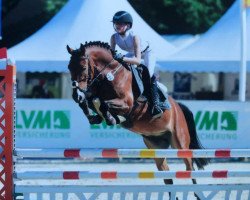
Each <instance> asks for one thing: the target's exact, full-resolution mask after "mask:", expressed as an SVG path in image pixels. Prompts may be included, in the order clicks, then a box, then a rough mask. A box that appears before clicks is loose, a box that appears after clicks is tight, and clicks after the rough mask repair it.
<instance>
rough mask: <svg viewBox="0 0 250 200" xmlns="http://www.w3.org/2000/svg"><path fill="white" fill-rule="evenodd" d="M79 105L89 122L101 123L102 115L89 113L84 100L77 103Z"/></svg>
mask: <svg viewBox="0 0 250 200" xmlns="http://www.w3.org/2000/svg"><path fill="white" fill-rule="evenodd" d="M79 107H80V108H81V109H82V111H83V113H84V114H85V116H86V117H87V118H88V120H89V123H90V124H100V123H102V117H101V116H100V115H91V114H90V113H89V108H88V104H87V101H86V100H85V101H83V102H81V103H79Z"/></svg>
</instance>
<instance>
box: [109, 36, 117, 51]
mask: <svg viewBox="0 0 250 200" xmlns="http://www.w3.org/2000/svg"><path fill="white" fill-rule="evenodd" d="M115 45H116V43H115V35H112V36H111V38H110V46H111V49H112V50H115Z"/></svg>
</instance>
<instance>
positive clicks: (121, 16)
mask: <svg viewBox="0 0 250 200" xmlns="http://www.w3.org/2000/svg"><path fill="white" fill-rule="evenodd" d="M112 22H113V23H126V24H130V28H131V27H132V25H133V18H132V16H131V15H130V14H129V13H128V12H126V11H118V12H116V13H115V15H114V17H113V20H112Z"/></svg>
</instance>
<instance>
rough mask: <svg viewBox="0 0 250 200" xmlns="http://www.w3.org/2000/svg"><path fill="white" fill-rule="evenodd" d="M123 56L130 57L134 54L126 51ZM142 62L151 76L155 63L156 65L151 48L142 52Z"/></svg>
mask: <svg viewBox="0 0 250 200" xmlns="http://www.w3.org/2000/svg"><path fill="white" fill-rule="evenodd" d="M125 56H126V57H130V58H131V57H134V54H133V53H127V54H126V55H125ZM142 64H144V65H145V66H146V67H147V68H148V71H149V74H150V77H152V76H153V74H154V71H155V65H156V58H155V54H154V52H153V51H152V50H147V51H146V52H144V53H142Z"/></svg>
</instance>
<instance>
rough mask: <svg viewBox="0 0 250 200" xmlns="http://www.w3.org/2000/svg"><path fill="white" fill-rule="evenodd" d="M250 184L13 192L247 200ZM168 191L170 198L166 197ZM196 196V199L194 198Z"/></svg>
mask: <svg viewBox="0 0 250 200" xmlns="http://www.w3.org/2000/svg"><path fill="white" fill-rule="evenodd" d="M249 188H250V185H249V184H248V185H240V184H239V185H238V184H228V185H220V186H218V185H168V186H165V185H136V186H135V185H101V186H96V185H94V186H91V185H85V186H79V185H67V186H65V185H62V186H58V185H46V186H31V185H25V186H23V185H21V186H20V185H16V187H15V192H16V194H17V196H18V193H20V197H21V198H24V199H33V200H41V199H46V200H55V199H57V197H58V199H74V200H96V199H101V200H112V199H116V200H124V199H129V200H131V199H133V200H139V199H145V200H150V199H151V200H152V199H154V200H156V199H159V200H160V199H170V200H176V198H177V197H178V198H179V199H183V200H184V199H185V200H187V199H194V192H195V194H196V195H197V196H198V197H199V198H200V199H201V200H211V199H215V200H216V199H230V200H249V199H250V194H249ZM169 193H171V197H170V198H169ZM195 199H196V198H195Z"/></svg>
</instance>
